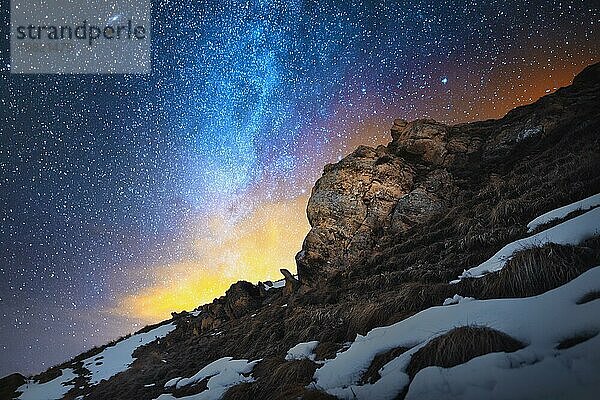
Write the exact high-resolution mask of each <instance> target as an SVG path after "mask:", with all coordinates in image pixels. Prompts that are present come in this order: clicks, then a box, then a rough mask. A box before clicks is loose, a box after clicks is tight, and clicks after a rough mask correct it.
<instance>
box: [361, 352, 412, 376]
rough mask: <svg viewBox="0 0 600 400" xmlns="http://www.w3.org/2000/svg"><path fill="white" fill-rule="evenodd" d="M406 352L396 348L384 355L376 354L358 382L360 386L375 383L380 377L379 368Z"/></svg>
mask: <svg viewBox="0 0 600 400" xmlns="http://www.w3.org/2000/svg"><path fill="white" fill-rule="evenodd" d="M406 350H408V349H407V348H405V347H396V348H393V349H391V350H388V351H386V352H384V353H381V354H377V355H376V356H375V358H374V359H373V361H371V365H369V369H367V371H366V372H365V373H364V374H363V376H362V378H361V380H360V381H361V384H365V383H375V382H377V381H378V380H379V379H380V378H381V375H379V370H380V369H381V367H383V366H384V365H385V364H387V363H388V362H390V361H392V360H393V359H394V358H396V357H398V356H399V355H400V354H402V353H404V352H405V351H406Z"/></svg>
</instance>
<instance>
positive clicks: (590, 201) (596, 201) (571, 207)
mask: <svg viewBox="0 0 600 400" xmlns="http://www.w3.org/2000/svg"><path fill="white" fill-rule="evenodd" d="M598 206H600V193H598V194H595V195H593V196H590V197H587V198H585V199H583V200H579V201H576V202H575V203H571V204H568V205H566V206H564V207H560V208H557V209H555V210H552V211H548V212H547V213H545V214H542V215H540V216H539V217H537V218H535V219H534V220H533V221H531V222H530V223H528V224H527V228H529V232H532V231H533V230H535V229H536V228H537V227H538V226H541V225H544V224H547V223H548V222H551V221H554V220H556V219H561V218H564V217H566V216H567V215H569V214H570V213H572V212H573V211H578V210H589V209H590V208H594V207H598Z"/></svg>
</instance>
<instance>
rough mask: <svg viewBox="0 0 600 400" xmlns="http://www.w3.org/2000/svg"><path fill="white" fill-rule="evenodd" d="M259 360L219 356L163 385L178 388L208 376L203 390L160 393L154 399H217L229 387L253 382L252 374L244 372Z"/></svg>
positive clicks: (249, 370)
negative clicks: (187, 374)
mask: <svg viewBox="0 0 600 400" xmlns="http://www.w3.org/2000/svg"><path fill="white" fill-rule="evenodd" d="M259 361H260V360H255V361H250V362H248V360H234V359H233V358H232V357H223V358H219V359H218V360H216V361H213V362H212V363H210V364H208V365H207V366H205V367H204V368H202V369H201V370H200V371H198V372H197V373H196V374H195V375H193V376H191V377H189V378H174V379H171V380H170V381H168V382H167V383H166V384H165V387H173V386H175V387H176V388H177V389H180V388H182V387H184V386H188V385H192V384H194V383H197V382H200V381H202V380H203V379H206V378H210V379H209V380H208V383H207V389H206V390H205V391H203V392H201V393H198V394H194V395H191V396H185V397H174V396H173V395H171V394H162V395H160V396H158V397H157V398H156V400H175V399H184V400H219V399H220V398H221V397H223V395H224V394H225V392H226V391H227V389H229V388H230V387H232V386H235V385H238V384H240V383H243V382H253V381H254V379H253V378H252V376H251V375H249V376H246V375H245V374H249V373H250V372H252V369H254V366H255V365H256V363H258V362H259Z"/></svg>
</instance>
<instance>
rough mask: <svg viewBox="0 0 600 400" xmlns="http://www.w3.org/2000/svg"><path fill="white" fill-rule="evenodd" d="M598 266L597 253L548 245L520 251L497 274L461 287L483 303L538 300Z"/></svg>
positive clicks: (598, 255)
mask: <svg viewBox="0 0 600 400" xmlns="http://www.w3.org/2000/svg"><path fill="white" fill-rule="evenodd" d="M598 262H600V252H599V251H598V250H597V249H591V248H588V247H581V246H566V245H558V244H546V245H544V246H542V247H533V248H530V249H526V250H522V251H519V252H517V253H515V254H514V256H513V257H512V258H511V259H510V260H509V261H508V262H507V264H506V265H505V266H504V268H503V269H502V270H500V271H498V272H497V273H494V274H489V275H488V276H486V277H483V278H479V279H473V280H466V281H464V283H461V285H462V286H463V288H464V289H465V290H464V292H465V293H468V294H467V295H469V296H474V297H476V298H480V299H489V298H499V297H504V298H506V297H528V296H536V295H539V294H542V293H544V292H546V291H548V290H551V289H555V288H557V287H559V286H562V285H564V284H566V283H567V282H569V281H571V280H573V279H575V278H576V277H578V276H579V275H581V274H582V273H583V272H585V271H587V270H588V269H590V268H592V267H594V266H595V265H597V264H598Z"/></svg>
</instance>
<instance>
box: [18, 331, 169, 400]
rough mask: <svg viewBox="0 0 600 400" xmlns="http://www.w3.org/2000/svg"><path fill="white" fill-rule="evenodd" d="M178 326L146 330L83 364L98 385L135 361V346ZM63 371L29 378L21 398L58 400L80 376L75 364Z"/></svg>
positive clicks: (90, 380)
mask: <svg viewBox="0 0 600 400" xmlns="http://www.w3.org/2000/svg"><path fill="white" fill-rule="evenodd" d="M173 329H175V325H174V324H166V325H161V326H159V327H157V328H154V329H152V330H151V331H149V332H146V333H138V334H135V335H132V336H131V337H129V338H128V339H125V340H122V341H120V342H118V343H116V344H115V345H114V346H110V347H107V348H105V349H104V350H103V351H102V352H101V353H99V354H96V355H95V356H92V357H90V358H86V359H85V360H83V366H84V368H86V369H87V370H89V371H90V373H91V374H90V375H89V382H88V383H89V384H90V385H96V384H97V383H99V382H100V381H102V380H103V379H110V377H112V376H114V375H116V374H118V373H119V372H122V371H125V370H126V369H127V368H128V367H129V366H130V365H131V363H132V362H133V361H134V358H133V356H132V354H133V352H134V351H135V349H137V348H138V347H140V346H144V345H146V344H148V343H151V342H153V341H155V340H157V339H160V338H163V337H164V336H166V335H167V334H168V333H169V332H171V331H172V330H173ZM61 373H62V375H61V376H59V377H57V378H55V379H53V380H51V381H49V382H46V383H37V382H34V381H30V382H27V383H26V384H24V385H23V386H21V387H20V388H19V389H18V391H20V392H23V393H22V394H21V395H20V396H19V399H21V400H54V399H60V398H62V397H63V396H64V395H65V394H66V393H67V392H68V391H69V390H71V389H72V388H73V387H74V386H75V385H74V384H73V383H70V384H67V382H70V381H72V380H73V379H75V378H77V377H78V375H76V374H75V373H74V371H73V369H71V368H65V369H63V370H61Z"/></svg>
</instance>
